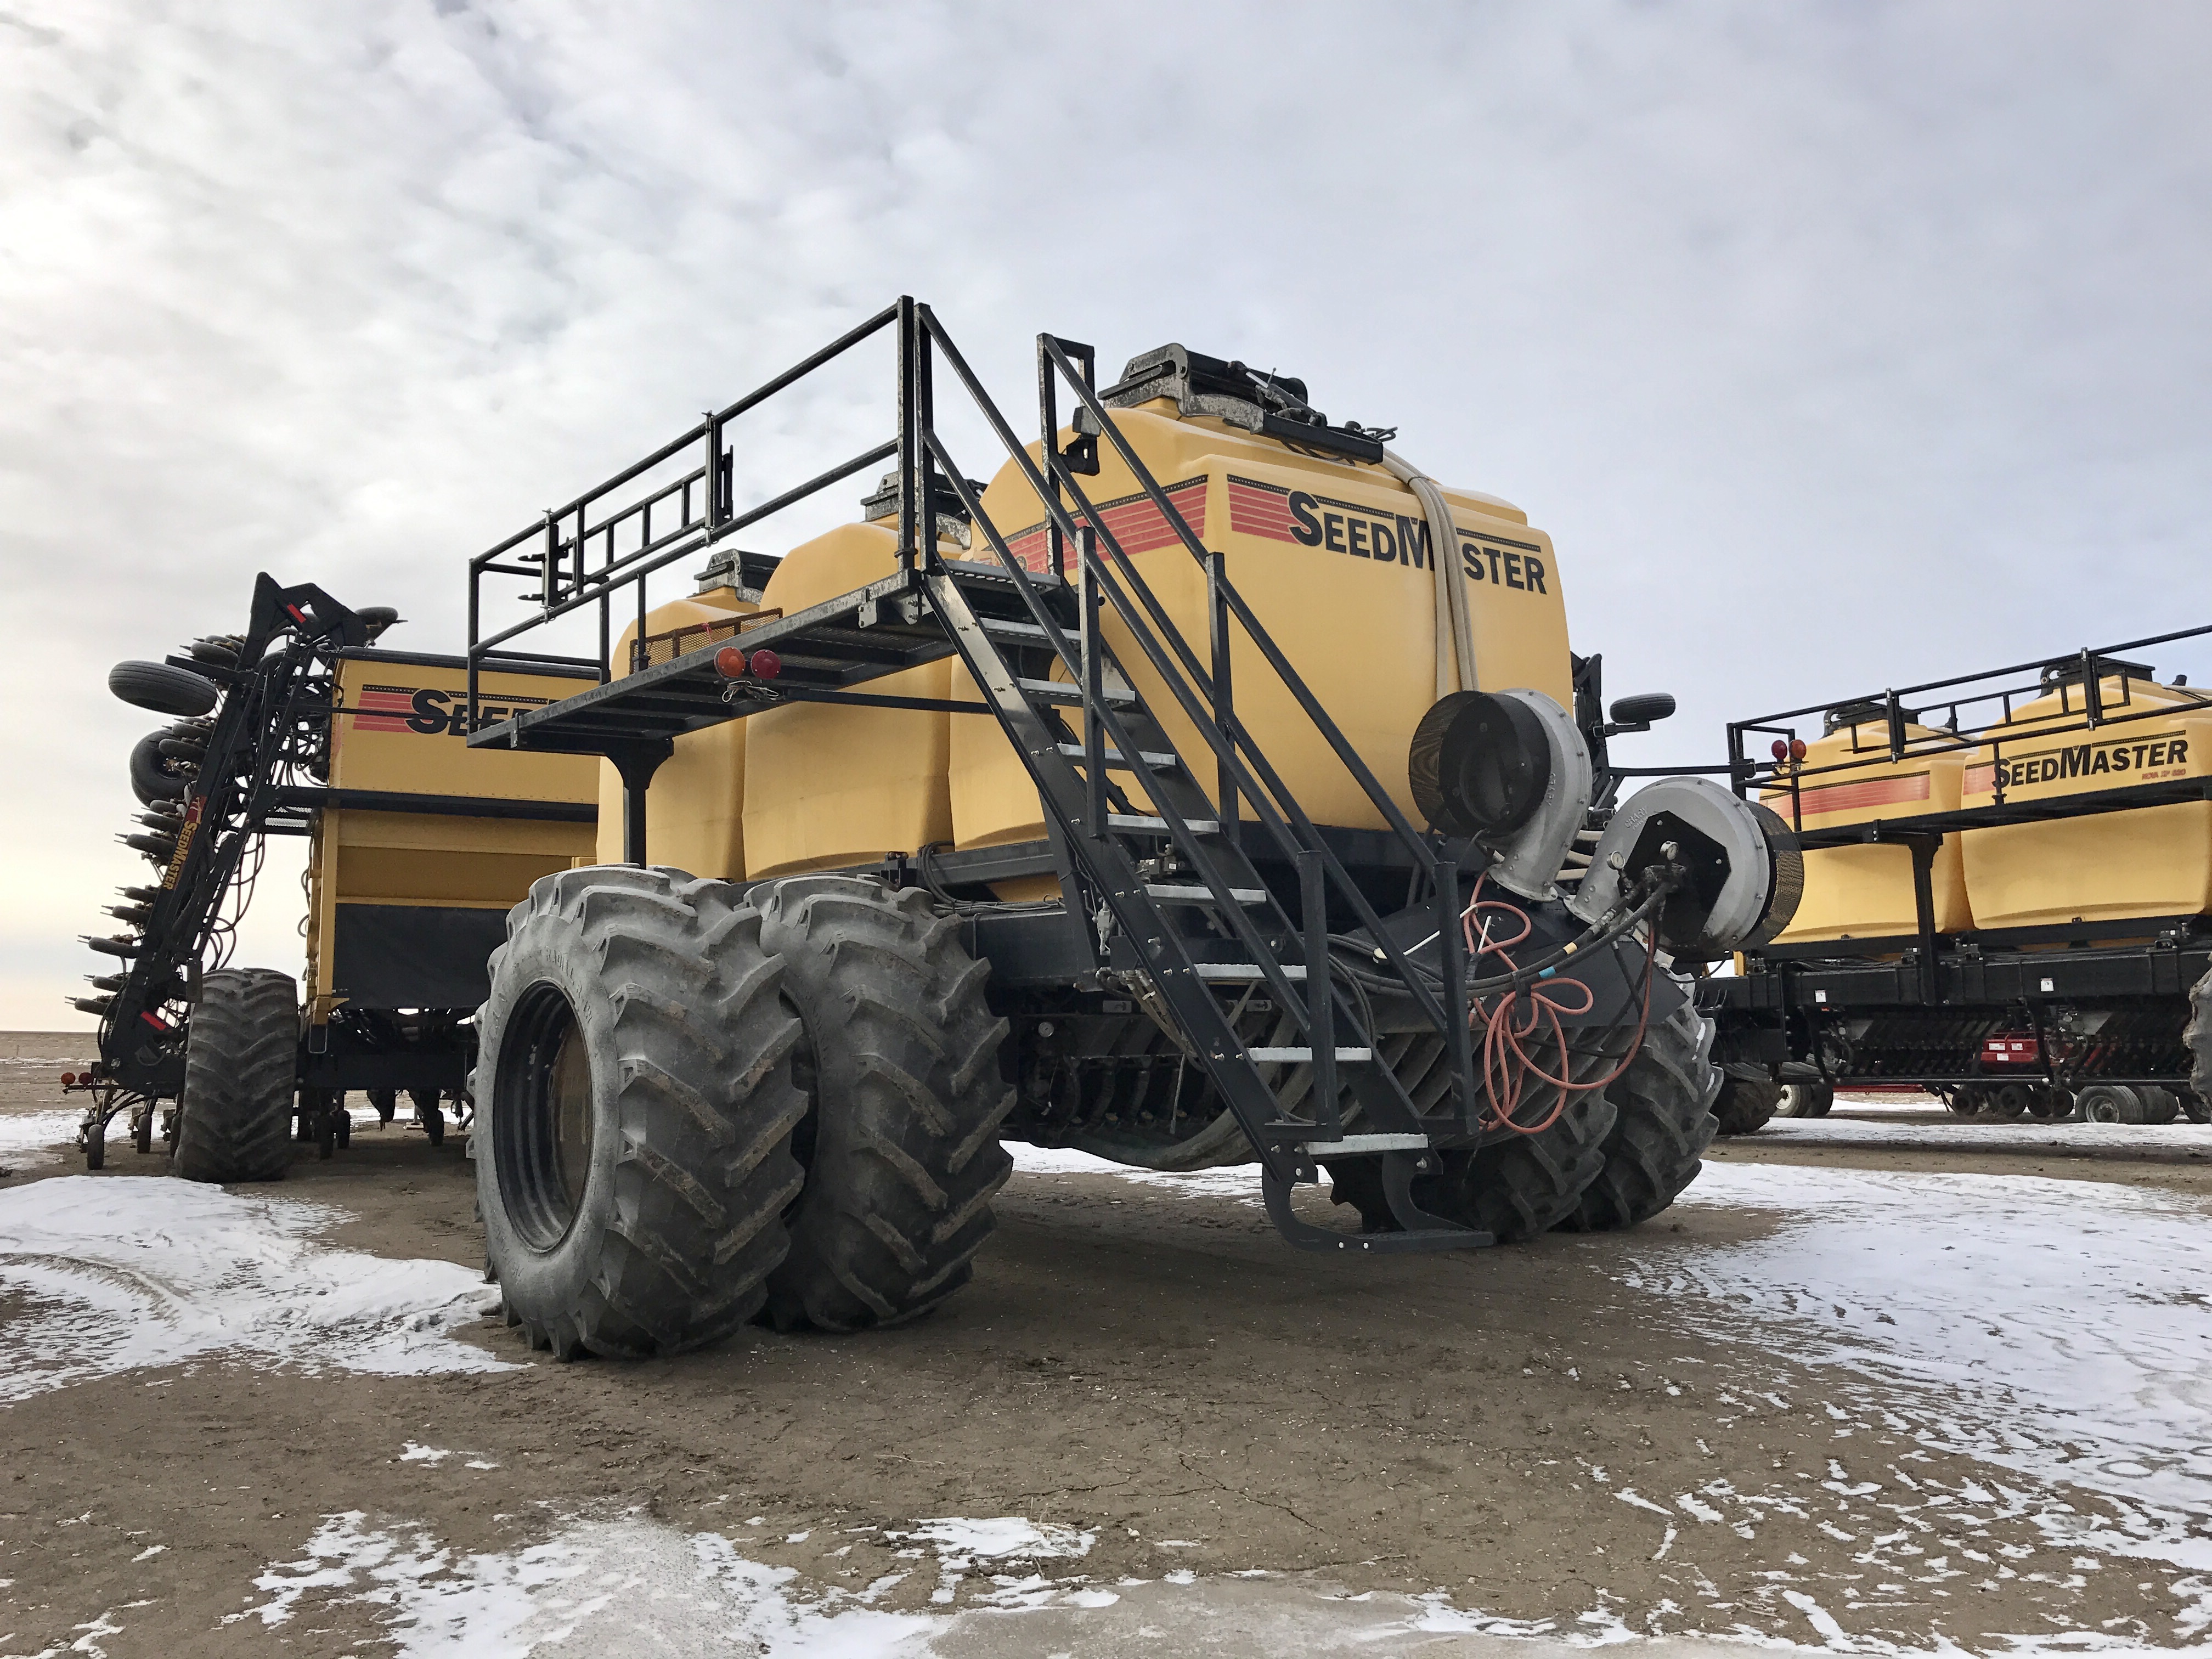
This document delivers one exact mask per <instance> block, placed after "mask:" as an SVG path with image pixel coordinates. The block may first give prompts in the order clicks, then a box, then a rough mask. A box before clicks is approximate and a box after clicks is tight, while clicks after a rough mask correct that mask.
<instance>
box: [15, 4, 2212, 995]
mask: <svg viewBox="0 0 2212 1659" xmlns="http://www.w3.org/2000/svg"><path fill="white" fill-rule="evenodd" d="M2208 15H2209V14H2207V13H2206V12H2205V11H2203V9H2201V8H2197V7H2193V6H2188V5H2182V4H2166V3H2160V4H2141V5H2129V4H2117V3H2106V4H2100V5H2095V6H2083V5H2036V4H2030V3H2021V0H2008V3H1999V4H1986V5H1980V4H1915V5H1885V4H1879V3H1852V4H1832V5H1788V4H1775V3H1751V4H1744V5H1724V4H1682V5H1668V4H1603V3H1589V4H1579V5H1577V4H1562V3H1556V0H1553V3H1534V4H1525V5H1517V4H1498V5H1484V4H1457V5H1437V6H1429V5H1413V4H1406V5H1395V6H1393V5H1384V4H1372V5H1365V6H1346V5H1342V4H1333V5H1319V6H1307V5H1299V4H1292V3H1283V0H1274V3H1267V4H1254V5H1226V4H1221V5H1215V4H1206V3H1202V0H1199V3H1194V0H1183V3H1179V4H1176V5H1172V6H1169V5H1158V6H1155V5H1143V4H1132V3H1127V0H1122V3H1117V4H1114V5H1104V6H1092V7H1081V8H1078V7H1062V6H1044V5H1036V4H1006V5H994V4H986V3H969V4H962V5H957V6H950V5H933V4H927V3H921V0H901V3H897V4H892V5H880V6H878V5H841V4H836V3H812V4H805V5H797V4H793V5H759V4H754V5H746V4H732V3H727V0H723V3H701V4H696V5H686V4H683V3H677V0H661V3H650V4H648V3H635V4H629V5H622V4H607V3H600V4H588V3H578V4H573V5H568V6H556V5H552V4H537V3H483V4H476V3H465V0H315V3H313V4H312V5H287V4H278V3H271V0H261V3H258V4H254V3H223V0H195V3H192V4H190V5H177V4H154V3H128V0H0V192H4V201H0V341H4V345H3V346H0V492H4V495H0V569H4V576H5V580H6V594H7V598H6V605H5V611H4V628H5V635H6V638H5V651H4V653H0V677H4V678H0V707H4V708H6V709H7V711H8V713H9V720H8V724H7V726H6V729H5V732H4V734H3V735H0V756H4V757H5V759H6V761H7V763H8V772H7V778H6V782H5V786H4V787H0V1026H9V1027H16V1028H21V1027H32V1028H53V1027H58V1026H60V1025H64V1024H70V1025H74V1024H82V1023H83V1022H82V1021H80V1020H79V1019H78V1018H76V1016H75V1015H74V1014H73V1013H71V1012H70V1011H68V1010H66V1009H65V1008H64V1007H63V1006H62V1004H61V1002H60V998H61V997H62V996H63V995H64V994H65V993H66V992H67V991H68V990H70V988H72V987H74V984H75V981H76V975H78V974H79V973H80V972H81V971H82V970H83V969H85V968H86V967H87V966H88V965H89V963H90V958H89V957H88V955H87V953H86V952H85V951H83V949H82V946H80V945H77V944H76V942H75V939H76V935H77V934H80V933H85V932H88V931H92V930H94V927H95V924H96V923H98V922H100V921H104V919H101V918H99V916H98V907H99V906H100V904H101V903H102V902H106V900H107V897H108V895H109V892H110V890H111V889H112V887H113V886H114V885H115V884H118V882H126V881H135V880H140V879H143V871H144V869H145V866H144V865H143V862H142V861H141V860H139V859H138V858H137V855H136V854H131V853H128V852H126V851H125V849H123V848H119V847H117V846H115V845H113V843H112V836H113V834H114V833H115V832H116V830H118V829H119V828H121V827H122V826H123V823H124V820H125V817H127V816H128V814H129V812H130V811H131V809H132V805H133V803H132V801H131V797H130V794H129V792H128V789H127V787H126V783H125V771H124V760H125V753H126V751H127V749H128V747H129V744H130V743H131V740H132V739H133V738H136V737H137V735H138V734H139V733H140V732H143V730H145V729H146V727H147V726H148V724H149V720H148V718H147V717H146V716H145V715H143V714H141V713H140V712H138V711H137V710H133V709H130V708H125V707H124V706H122V705H121V704H118V703H117V702H113V701H112V699H111V698H110V697H109V696H107V694H106V690H105V688H104V675H105V672H106V668H107V665H109V664H110V663H111V662H112V661H113V660H114V659H117V658H119V657H124V656H146V657H159V656H160V655H161V654H162V653H164V652H165V651H168V650H173V649H176V648H177V647H179V645H180V644H181V643H182V641H185V639H187V638H189V637H190V636H191V635H194V634H197V633H202V632H207V631H228V630H230V629H235V628H238V627H240V626H242V625H243V623H244V619H245V610H246V600H247V598H248V594H249V591H250V585H251V581H252V575H253V574H254V572H255V571H257V570H260V569H267V570H269V571H270V572H272V573H273V574H277V575H278V576H280V577H282V578H283V579H286V580H314V581H318V582H320V583H322V584H323V585H324V586H326V587H328V588H330V589H331V591H332V592H335V593H337V595H338V596H339V597H340V598H341V599H347V600H349V601H350V602H353V603H357V604H372V603H388V604H393V605H398V606H399V607H400V609H401V610H402V611H403V612H404V614H405V615H406V616H407V617H409V618H410V622H409V623H408V625H407V626H406V627H405V628H404V629H402V630H400V631H399V632H398V633H395V634H394V635H392V638H391V643H392V644H394V645H400V644H405V645H408V646H411V647H416V648H417V649H455V648H458V647H459V643H460V640H461V632H460V625H459V616H460V609H459V606H460V600H461V596H462V592H463V588H462V569H463V565H464V562H465V558H466V557H467V556H468V555H469V554H470V553H471V552H472V551H475V550H478V549H480V548H482V547H483V546H484V545H486V544H489V542H491V541H493V540H495V539H496V538H498V537H500V536H501V535H502V534H504V533H505V532H507V531H509V530H512V529H513V528H516V527H519V526H520V525H521V524H523V523H525V522H526V521H527V520H529V518H530V517H531V516H532V514H533V513H535V512H536V511H537V510H538V509H539V508H540V507H544V506H545V505H546V504H548V503H549V502H551V501H556V500H558V499H562V498H564V497H565V496H566V495H569V494H571V493H573V492H574V490H575V489H577V488H579V487H580V485H582V484H584V483H588V482H590V481H591V479H592V477H594V476H596V475H597V474H599V473H601V472H604V471H610V470H611V469H612V468H613V467H615V466H617V465H620V464H622V463H623V462H624V461H626V460H628V459H631V458H632V457H633V456H634V455H635V454H637V453H642V452H644V451H645V450H647V448H649V447H653V446H654V445H656V444H657V443H658V442H659V441H662V440H663V439H664V438H665V437H667V436H671V435H673V434H674V433H676V432H677V431H679V430H681V429H682V428H683V427H684V426H685V425H686V424H688V423H689V422H690V421H691V420H692V419H693V418H695V417H696V411H697V410H699V409H701V408H702V407H703V406H705V405H706V404H708V403H716V404H719V403H722V402H726V401H727V400H729V399H730V398H733V397H734V396H735V395H737V394H738V392H741V391H743V390H744V389H745V388H746V387H748V386H750V385H752V384H753V383H755V382H757V380H761V379H763V378H764V377H765V376H766V375H768V374H770V373H772V372H774V371H775V370H776V369H778V368H781V367H782V366H783V365H784V364H785V363H786V362H788V361H789V360H791V359H793V358H794V357H796V356H800V355H802V354H803V353H804V352H805V350H806V349H810V348H811V346H812V345H814V344H816V343H819V342H822V341H823V340H826V339H827V338H829V337H830V336H831V335H833V334H834V333H835V332H836V331H839V330H841V329H842V328H843V327H844V326H846V325H848V324H850V323H852V322H854V321H856V320H858V319H860V318H862V317H864V316H866V314H868V313H870V312H872V311H873V310H874V309H876V308H877V307H879V306H881V305H882V304H884V302H885V301H888V300H889V299H890V298H891V297H893V296H894V295H897V294H898V293H900V292H902V291H903V292H909V293H913V294H915V295H919V296H921V297H922V298H924V299H927V300H929V301H932V302H933V304H934V305H936V306H937V307H938V308H939V313H940V314H941V315H942V316H943V317H944V318H945V321H946V322H947V324H948V325H950V326H951V329H952V330H953V331H955V332H956V334H957V336H958V337H960V338H962V340H963V343H965V344H966V346H967V348H968V349H969V353H970V355H971V356H973V357H974V358H975V361H976V362H977V363H978V365H979V367H980V368H981V369H982V370H983V371H984V373H985V374H986V375H987V378H988V379H990V380H992V381H993V382H994V384H995V385H996V386H999V387H1000V388H1001V389H1002V395H1003V396H1004V398H1006V401H1007V402H1009V403H1010V404H1012V405H1013V406H1015V407H1016V408H1019V407H1021V406H1022V404H1023V402H1024V398H1026V397H1027V396H1028V395H1029V392H1028V385H1029V380H1028V377H1029V374H1030V366H1029V356H1028V354H1029V353H1030V349H1031V347H1030V341H1031V338H1032V337H1033V336H1034V335H1035V334H1036V332H1037V331H1039V330H1041V329H1050V330H1052V331H1055V332H1059V333H1061V334H1065V335H1069V336H1073V337H1077V338H1079V339H1084V340H1088V341H1091V342H1093V343H1096V344H1097V346H1098V348H1099V349H1100V354H1101V357H1102V360H1103V365H1104V366H1105V368H1107V369H1108V371H1109V373H1111V372H1114V371H1117V370H1118V368H1119V367H1120V365H1121V362H1122V361H1123V360H1124V359H1125V358H1127V357H1128V356H1132V355H1133V354H1135V353H1136V352H1138V351H1139V350H1142V349H1146V348H1147V347H1150V346H1152V345H1156V344H1158V343H1163V342H1165V341H1168V340H1180V341H1182V342H1184V343H1188V345H1190V346H1192V347H1193V348H1194V349H1200V350H1204V351H1208V352H1212V353H1215V354H1217V355H1220V356H1242V357H1244V358H1247V359H1250V360H1253V361H1255V362H1265V363H1267V364H1271V365H1274V366H1277V367H1279V368H1281V369H1283V370H1284V371H1285V372H1287V373H1291V374H1299V375H1303V376H1304V378H1305V379H1306V380H1308V382H1309V383H1310V386H1311V387H1312V390H1313V395H1314V398H1315V401H1316V403H1317V404H1319V405H1320V406H1321V407H1322V408H1323V409H1324V410H1328V412H1329V414H1330V415H1331V416H1333V417H1334V418H1336V419H1345V418H1352V419H1358V420H1360V421H1363V422H1368V423H1370V424H1377V423H1379V424H1395V426H1397V427H1398V428H1399V429H1400V435H1401V436H1400V440H1399V442H1398V444H1397V447H1398V448H1399V449H1400V450H1401V452H1402V453H1405V454H1406V455H1407V456H1408V457H1409V458H1412V459H1415V460H1417V461H1418V462H1419V464H1420V465H1422V466H1424V467H1425V468H1426V469H1427V470H1429V471H1432V472H1434V473H1436V474H1437V475H1438V476H1439V477H1443V478H1444V479H1446V480H1448V481H1449V482H1451V483H1461V484H1466V485H1470V486H1473V487H1475V488H1478V489H1486V490H1490V491H1492V492H1495V493H1497V494H1499V495H1504V496H1506V497H1507V498H1509V499H1510V500H1512V501H1516V502H1517V503H1519V504H1520V505H1522V507H1525V508H1526V509H1528V512H1529V513H1530V514H1531V515H1532V517H1533V518H1534V520H1535V521H1536V522H1537V523H1538V524H1540V525H1541V526H1544V527H1545V528H1546V529H1547V530H1548V531H1550V532H1551V533H1552V534H1553V537H1554V538H1556V540H1557V544H1558V551H1559V567H1560V571H1561V574H1562V576H1563V578H1564V581H1565V591H1566V593H1567V596H1568V600H1569V605H1570V610H1571V623H1572V628H1573V634H1574V641H1575V645H1576V647H1577V649H1578V650H1581V651H1584V652H1588V651H1592V650H1602V651H1603V652H1604V653H1605V655H1606V659H1607V678H1608V689H1609V690H1612V691H1613V692H1614V693H1615V694H1619V693H1624V692H1628V691H1635V690H1672V691H1674V692H1675V693H1676V694H1677V695H1678V696H1680V698H1681V699H1682V713H1681V714H1680V716H1679V717H1678V718H1677V719H1676V720H1674V722H1672V723H1671V724H1670V725H1669V726H1665V727H1662V728H1661V730H1660V732H1657V733H1656V734H1655V735H1653V736H1652V737H1650V738H1642V739H1638V740H1635V741H1636V742H1637V743H1638V744H1640V745H1641V747H1640V750H1638V752H1636V753H1635V754H1634V755H1633V757H1632V758H1634V759H1636V760H1638V761H1640V762H1645V763H1686V762H1692V761H1699V760H1708V759H1711V758H1713V757H1716V756H1717V754H1718V753H1719V750H1720V744H1721V732H1720V726H1721V723H1722V722H1723V720H1726V719H1728V718H1729V717H1730V716H1731V715H1743V714H1753V713H1759V712H1763V711H1765V710H1766V709H1770V708H1778V707H1782V706H1784V705H1790V704H1796V703H1800V702H1810V701H1813V700H1814V699H1817V698H1821V697H1826V696H1840V695H1843V694H1845V693H1848V692H1851V691H1855V690H1864V689H1868V688H1878V687H1880V686H1882V685H1884V684H1903V683H1906V682H1909V681H1911V680H1916V679H1921V678H1932V677H1934V676H1936V675H1937V674H1940V673H1944V672H1950V671H1966V670H1969V669H1972V668H1977V667H1982V666H1989V665H1996V664H1997V663H1999V662H2002V661H2008V660H2013V659H2019V658H2023V657H2029V656H2035V655H2040V654H2044V653H2054V652H2057V651H2060V650H2063V649H2068V648H2070V647H2078V646H2080V645H2081V644H2084V643H2089V642H2097V643H2104V642H2109V641H2115V640H2118V639H2123V638H2126V637H2129V636H2131V635H2140V634H2147V633H2149V632H2152V631H2154V630H2156V629H2163V628H2168V627H2179V626H2185V625H2187V624H2190V623H2197V622H2200V621H2212V615H2208V613H2212V603H2208V594H2207V584H2206V581H2205V580H2204V574H2203V573H2204V570H2205V563H2204V543H2203V532H2202V528H2201V526H2202V525H2203V522H2204V520H2206V518H2207V516H2208V510H2209V509H2212V482H2208V477H2207V469H2206V459H2207V453H2206V451H2207V415H2208V412H2212V410H2208V405H2209V404H2212V392H2208V386H2212V377H2208V374H2207V369H2208V366H2212V365H2208V358H2212V282H2208V276H2212V217H2208V211H2207V210H2208V206H2209V205H2212V202H2208V195H2212V191H2208V170H2212V131H2208V129H2212V99H2208V97H2207V96H2206V94H2205V88H2206V87H2207V86H2208V85H2212V24H2208V21H2207V18H2208ZM864 378H865V377H862V378H856V379H854V380H852V381H851V382H850V385H849V386H848V387H843V388H830V389H825V392H824V395H823V396H822V397H819V398H815V399H813V400H812V402H811V404H810V405H809V406H808V407H807V408H805V409H802V410H794V411H793V413H792V414H791V415H789V416H785V417H781V418H780V419H779V421H778V422H776V423H775V428H774V429H773V430H772V431H769V432H763V433H760V434H757V435H755V436H754V437H753V438H752V439H751V440H750V442H752V443H753V444H754V445H755V446H756V447H755V448H754V449H753V451H752V452H751V458H752V459H754V460H755V461H756V462H757V465H758V466H759V467H760V468H761V469H763V475H762V482H766V473H767V472H769V471H774V470H775V468H776V467H785V468H786V471H785V473H784V476H785V477H786V478H787V479H789V478H795V477H797V476H799V474H798V473H797V472H796V471H794V470H793V469H795V468H797V467H798V466H799V465H805V463H807V462H809V461H813V462H816V463H817V464H820V463H826V462H827V461H829V460H833V459H842V456H843V455H844V454H845V453H850V452H851V450H852V449H853V448H854V447H859V441H864V440H866V439H868V438H872V437H873V436H875V435H878V433H879V432H881V431H882V430H884V422H886V421H887V419H888V404H887V402H886V401H885V400H884V398H882V396H881V395H880V390H879V388H880V382H878V390H877V391H876V392H874V393H873V395H872V400H871V396H870V395H869V394H868V393H867V389H866V387H865V386H864V384H863V381H864ZM841 445H842V448H841V447H840V446H841ZM808 470H809V471H811V470H813V469H812V468H811V467H809V469H808ZM969 470H970V471H979V472H984V473H987V471H988V470H989V463H988V462H987V461H984V462H981V463H979V464H978V465H974V466H971V467H970V469H969ZM839 510H840V511H841V512H842V505H841V507H840V509H839ZM797 533H799V532H796V531H794V532H793V535H794V536H795V535H796V534H797ZM2158 660H2159V662H2160V666H2161V667H2162V668H2172V667H2194V668H2196V669H2197V673H2196V674H2195V675H2194V676H2193V678H2203V675H2204V672H2205V667H2206V665H2203V664H2198V663H2194V662H2192V661H2190V660H2186V659H2181V658H2172V657H2170V655H2167V654H2163V653H2162V654H2160V656H2159V658H2158ZM1622 758H1624V759H1628V758H1631V756H1630V755H1628V754H1626V753H1624V755H1623V757H1622ZM282 869H283V866H281V864H278V865H272V871H281V870H282ZM295 891H296V888H295V886H294V885H293V884H292V880H291V877H290V875H289V873H286V874H279V875H277V876H276V878H275V879H272V880H271V881H270V882H268V883H266V884H264V892H263V896H262V899H261V902H260V904H259V906H258V908H257V913H256V916H255V919H254V923H253V925H252V939H251V942H250V945H249V948H248V951H247V953H246V955H247V957H248V959H252V960H257V961H260V962H263V963H267V964H268V965H270V966H278V967H283V968H287V969H296V967H297V963H298V956H299V946H298V944H297V940H296V936H295V924H296V921H297V918H298V915H299V907H298V905H297V903H296V902H295V899H294V894H295ZM100 930H101V931H105V929H104V928H102V929H100Z"/></svg>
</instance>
